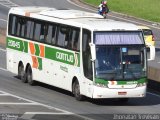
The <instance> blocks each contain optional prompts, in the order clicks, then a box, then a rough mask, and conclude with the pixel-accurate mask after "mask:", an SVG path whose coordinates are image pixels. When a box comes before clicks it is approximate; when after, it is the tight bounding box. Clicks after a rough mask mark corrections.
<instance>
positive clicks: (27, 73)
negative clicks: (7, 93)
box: [26, 66, 35, 85]
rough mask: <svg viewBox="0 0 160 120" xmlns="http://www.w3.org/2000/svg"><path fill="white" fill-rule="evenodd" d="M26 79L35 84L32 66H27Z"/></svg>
mask: <svg viewBox="0 0 160 120" xmlns="http://www.w3.org/2000/svg"><path fill="white" fill-rule="evenodd" d="M26 79H27V81H28V83H29V84H30V85H35V81H34V80H33V77H32V69H31V67H30V66H29V67H28V68H27V72H26Z"/></svg>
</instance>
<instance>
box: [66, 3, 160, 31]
mask: <svg viewBox="0 0 160 120" xmlns="http://www.w3.org/2000/svg"><path fill="white" fill-rule="evenodd" d="M67 1H68V2H69V3H71V4H73V5H75V6H78V7H80V8H83V9H86V10H89V11H92V12H97V11H95V10H93V9H89V8H86V7H83V6H80V5H77V4H76V3H74V2H72V1H70V0H67ZM108 16H111V17H114V18H118V19H121V20H125V21H129V22H132V23H138V24H141V25H145V26H148V27H152V28H156V29H160V28H159V27H155V26H152V25H148V24H145V23H141V22H136V21H132V20H128V19H125V18H122V17H117V16H114V15H109V14H108Z"/></svg>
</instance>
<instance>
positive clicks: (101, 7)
mask: <svg viewBox="0 0 160 120" xmlns="http://www.w3.org/2000/svg"><path fill="white" fill-rule="evenodd" d="M103 12H106V13H108V12H109V8H108V5H107V1H101V3H100V5H99V6H98V14H100V15H102V13H103Z"/></svg>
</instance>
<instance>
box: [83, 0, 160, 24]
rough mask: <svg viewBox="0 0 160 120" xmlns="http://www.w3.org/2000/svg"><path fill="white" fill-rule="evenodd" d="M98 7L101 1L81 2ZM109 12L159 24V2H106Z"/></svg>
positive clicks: (146, 0)
mask: <svg viewBox="0 0 160 120" xmlns="http://www.w3.org/2000/svg"><path fill="white" fill-rule="evenodd" d="M83 1H85V2H87V3H90V4H93V5H95V6H98V5H99V4H100V2H101V0H83ZM107 1H108V6H109V8H110V10H111V11H115V12H119V13H124V14H127V15H131V16H136V17H139V18H143V19H146V20H150V21H154V22H160V0H107Z"/></svg>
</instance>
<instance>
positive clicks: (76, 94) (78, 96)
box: [73, 81, 84, 101]
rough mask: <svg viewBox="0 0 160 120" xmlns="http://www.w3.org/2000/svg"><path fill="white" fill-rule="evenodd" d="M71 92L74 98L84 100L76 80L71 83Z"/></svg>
mask: <svg viewBox="0 0 160 120" xmlns="http://www.w3.org/2000/svg"><path fill="white" fill-rule="evenodd" d="M73 94H74V97H75V98H76V100H78V101H82V100H84V96H83V95H81V94H80V86H79V83H78V81H75V82H74V83H73Z"/></svg>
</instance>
